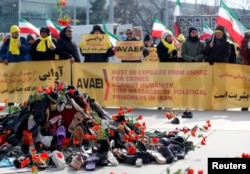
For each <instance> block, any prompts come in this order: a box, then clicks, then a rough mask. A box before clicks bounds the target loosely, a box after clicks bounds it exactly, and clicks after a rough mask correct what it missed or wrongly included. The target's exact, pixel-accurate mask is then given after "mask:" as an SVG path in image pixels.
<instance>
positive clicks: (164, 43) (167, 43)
mask: <svg viewBox="0 0 250 174" xmlns="http://www.w3.org/2000/svg"><path fill="white" fill-rule="evenodd" d="M161 41H162V43H163V45H164V47H166V48H168V54H169V53H171V52H172V51H173V50H176V48H175V45H174V43H173V42H171V43H169V42H167V41H165V39H161Z"/></svg>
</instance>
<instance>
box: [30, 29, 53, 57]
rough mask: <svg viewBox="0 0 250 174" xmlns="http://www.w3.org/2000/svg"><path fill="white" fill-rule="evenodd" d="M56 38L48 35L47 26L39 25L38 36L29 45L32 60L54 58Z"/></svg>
mask: <svg viewBox="0 0 250 174" xmlns="http://www.w3.org/2000/svg"><path fill="white" fill-rule="evenodd" d="M55 45H56V40H54V39H52V38H51V36H50V30H49V28H48V27H41V29H40V38H39V39H37V40H36V41H35V43H34V44H33V45H32V46H31V51H30V55H31V59H32V60H55V54H56V46H55Z"/></svg>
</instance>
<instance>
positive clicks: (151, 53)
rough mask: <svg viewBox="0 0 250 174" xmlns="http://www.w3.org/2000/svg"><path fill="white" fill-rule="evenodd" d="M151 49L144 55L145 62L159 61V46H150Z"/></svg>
mask: <svg viewBox="0 0 250 174" xmlns="http://www.w3.org/2000/svg"><path fill="white" fill-rule="evenodd" d="M147 49H148V51H149V55H148V56H146V57H144V59H143V62H159V58H158V55H157V48H156V47H150V48H147Z"/></svg>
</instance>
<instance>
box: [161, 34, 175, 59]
mask: <svg viewBox="0 0 250 174" xmlns="http://www.w3.org/2000/svg"><path fill="white" fill-rule="evenodd" d="M172 37H173V35H172V33H170V32H169V31H165V32H164V33H163V34H162V38H161V41H160V42H159V44H158V45H157V55H158V57H159V60H160V62H178V60H177V50H176V47H175V44H174V42H173V38H172Z"/></svg>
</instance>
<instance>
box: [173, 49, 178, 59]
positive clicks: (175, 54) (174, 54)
mask: <svg viewBox="0 0 250 174" xmlns="http://www.w3.org/2000/svg"><path fill="white" fill-rule="evenodd" d="M172 58H177V51H176V50H173V51H172Z"/></svg>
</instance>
